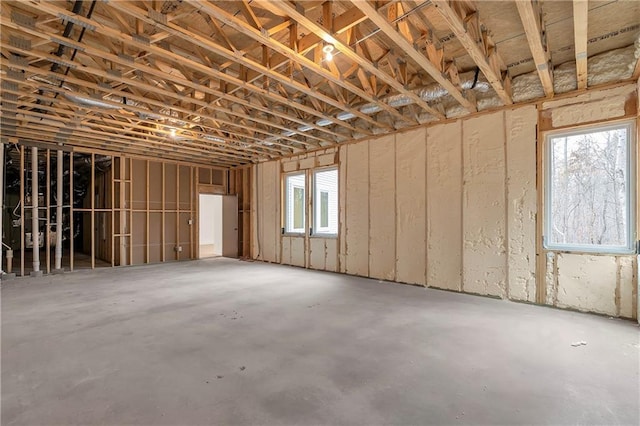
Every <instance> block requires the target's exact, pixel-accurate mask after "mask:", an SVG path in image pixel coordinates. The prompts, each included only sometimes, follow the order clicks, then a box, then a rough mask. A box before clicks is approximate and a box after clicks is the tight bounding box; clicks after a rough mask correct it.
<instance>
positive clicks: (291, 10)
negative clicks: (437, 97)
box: [258, 0, 445, 119]
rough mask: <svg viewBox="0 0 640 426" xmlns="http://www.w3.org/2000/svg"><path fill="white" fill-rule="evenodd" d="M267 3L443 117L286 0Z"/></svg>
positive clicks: (438, 116)
mask: <svg viewBox="0 0 640 426" xmlns="http://www.w3.org/2000/svg"><path fill="white" fill-rule="evenodd" d="M258 1H259V2H260V3H264V2H265V1H267V0H258ZM268 1H269V4H270V5H271V6H272V7H275V8H277V9H280V10H281V11H283V12H284V13H285V14H287V15H288V16H289V17H291V18H292V19H295V20H296V21H297V22H298V23H299V24H300V25H302V26H303V27H305V28H307V29H308V30H310V31H312V32H313V33H315V34H316V35H317V36H318V37H320V38H322V39H323V40H324V41H326V42H327V43H331V44H332V45H333V46H334V47H335V48H336V49H337V50H338V51H340V53H342V54H343V55H345V56H346V57H347V58H349V59H350V60H352V61H353V62H356V63H358V64H359V65H360V66H362V67H363V68H364V69H365V70H366V71H367V72H369V73H371V74H374V75H376V77H378V78H379V79H380V80H383V81H385V82H386V83H387V84H389V86H391V87H393V88H394V89H395V90H396V91H397V92H398V93H399V94H402V95H405V96H407V97H408V98H410V99H412V100H413V102H415V103H416V104H418V105H419V106H420V107H422V109H424V110H425V111H427V112H428V113H430V114H431V115H433V116H434V117H436V118H437V119H443V118H445V117H444V114H443V113H442V112H441V111H439V110H438V109H436V108H434V107H432V106H431V105H429V104H428V103H427V102H425V101H424V100H422V98H420V96H418V95H417V94H415V93H413V92H412V91H411V90H408V89H406V88H405V87H404V86H403V85H402V83H400V82H399V81H398V80H396V79H394V78H393V77H391V76H389V75H388V74H387V73H385V72H383V71H382V70H380V69H379V68H377V67H376V66H375V65H374V64H373V63H371V62H369V61H368V60H366V59H365V58H363V57H361V56H360V55H358V54H357V53H356V52H355V51H353V50H352V48H351V47H350V46H346V45H345V44H343V43H342V42H341V41H340V40H338V39H337V38H336V37H335V35H334V34H331V33H330V32H328V31H327V30H326V29H325V28H323V27H322V26H320V25H319V24H317V23H315V22H314V21H313V20H311V19H309V18H308V17H307V16H306V15H305V14H304V13H301V12H300V11H298V10H297V9H296V7H295V6H293V5H292V4H291V3H289V2H288V1H286V0H268Z"/></svg>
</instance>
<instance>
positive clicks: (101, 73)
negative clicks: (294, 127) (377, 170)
mask: <svg viewBox="0 0 640 426" xmlns="http://www.w3.org/2000/svg"><path fill="white" fill-rule="evenodd" d="M1 19H2V18H0V20H1ZM12 49H13V50H16V51H19V52H21V53H23V54H27V53H31V54H36V53H35V52H33V51H30V52H26V51H21V50H20V49H17V48H14V47H12ZM40 55H41V57H42V58H48V56H50V55H47V54H40ZM11 66H13V67H15V68H18V69H24V70H26V69H25V68H24V67H20V66H15V65H11ZM29 71H30V72H34V73H40V74H43V75H44V76H48V75H50V73H48V72H47V71H46V70H42V69H39V68H35V67H34V68H31V69H29ZM84 71H88V72H93V73H94V74H96V75H99V76H101V77H104V78H108V79H114V80H118V81H120V82H123V83H125V84H126V85H129V86H137V87H144V88H146V89H147V90H155V91H156V92H158V93H160V94H164V95H165V96H169V97H173V98H175V99H178V100H179V99H180V98H181V97H180V95H178V94H176V93H174V92H171V91H168V90H165V89H160V88H158V87H154V86H149V85H146V84H142V83H140V82H137V81H135V80H130V79H124V78H121V77H118V76H117V75H114V74H109V73H108V72H105V71H101V70H94V69H90V68H88V67H85V68H84ZM54 76H55V75H54ZM66 79H67V81H69V82H74V83H76V84H82V85H83V87H89V88H90V89H92V90H97V91H107V90H109V89H105V88H103V87H101V86H100V85H96V84H90V83H89V82H86V81H83V80H79V79H73V77H69V76H67V77H66ZM111 90H112V93H117V94H118V95H119V96H123V97H125V96H127V97H129V98H130V99H135V100H136V101H142V102H148V103H150V100H149V99H148V98H136V97H135V96H132V95H131V94H129V93H126V92H122V91H118V92H113V89H111ZM192 102H194V103H198V104H200V105H202V106H203V107H205V108H209V107H210V106H209V105H208V103H206V102H204V101H198V100H192ZM153 105H156V106H158V107H160V108H162V107H166V103H163V102H154V103H153ZM130 108H131V107H130ZM172 108H173V109H174V110H178V111H182V112H185V111H184V110H183V109H182V108H179V107H175V106H174V107H172ZM141 112H145V111H144V110H141ZM146 112H147V113H149V112H153V111H146ZM228 112H229V113H233V114H238V113H237V112H232V111H230V110H229V111H228ZM186 113H190V111H186ZM247 117H249V116H248V115H247ZM167 118H171V117H167ZM205 118H209V119H211V120H217V121H221V122H224V123H225V124H227V125H230V126H234V127H237V126H238V125H237V124H236V123H234V122H233V121H230V120H224V119H222V118H220V117H213V116H205ZM251 118H252V120H254V121H256V122H262V123H263V124H265V125H268V126H274V124H273V123H272V122H270V121H268V120H262V119H258V118H256V117H251ZM194 124H196V125H197V124H198V123H194ZM280 128H281V130H286V129H287V128H286V127H284V126H282V127H280ZM255 130H257V131H258V132H261V133H264V134H266V135H268V136H276V135H277V134H276V133H274V132H270V131H268V130H265V129H258V128H256V129H255ZM232 133H235V134H237V135H238V136H240V137H247V135H246V134H242V133H238V132H232ZM254 139H255V138H254ZM283 139H287V140H290V141H292V142H295V143H303V142H300V141H298V140H295V139H290V138H288V137H283Z"/></svg>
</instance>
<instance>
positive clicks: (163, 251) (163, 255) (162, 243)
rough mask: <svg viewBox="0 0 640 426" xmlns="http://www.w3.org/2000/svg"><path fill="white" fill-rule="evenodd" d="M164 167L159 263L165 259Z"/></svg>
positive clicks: (163, 175) (163, 174)
mask: <svg viewBox="0 0 640 426" xmlns="http://www.w3.org/2000/svg"><path fill="white" fill-rule="evenodd" d="M164 165H165V163H164V162H163V163H162V233H161V234H160V245H161V246H162V252H161V256H160V260H161V262H164V261H165V260H166V259H165V247H164V245H165V232H164V215H165V209H166V206H165V201H166V200H165V198H166V197H165V180H164V179H165V173H164Z"/></svg>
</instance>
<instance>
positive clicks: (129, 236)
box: [125, 158, 133, 265]
mask: <svg viewBox="0 0 640 426" xmlns="http://www.w3.org/2000/svg"><path fill="white" fill-rule="evenodd" d="M127 164H128V166H129V167H128V170H129V178H128V179H126V182H127V183H126V185H128V188H129V205H128V209H127V215H128V218H129V219H128V224H129V232H127V241H129V262H128V264H129V265H133V159H132V158H128V159H127ZM126 173H127V167H125V175H126Z"/></svg>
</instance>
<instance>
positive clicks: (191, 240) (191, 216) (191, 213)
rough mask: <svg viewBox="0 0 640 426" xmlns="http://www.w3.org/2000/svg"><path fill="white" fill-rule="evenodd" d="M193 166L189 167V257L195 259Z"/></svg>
mask: <svg viewBox="0 0 640 426" xmlns="http://www.w3.org/2000/svg"><path fill="white" fill-rule="evenodd" d="M193 173H194V170H193V166H189V221H190V222H189V237H190V238H189V247H190V250H189V252H190V253H189V257H190V258H191V259H195V253H196V252H195V248H194V247H195V238H194V237H193V230H194V228H195V226H194V211H193V191H194V189H193Z"/></svg>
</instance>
